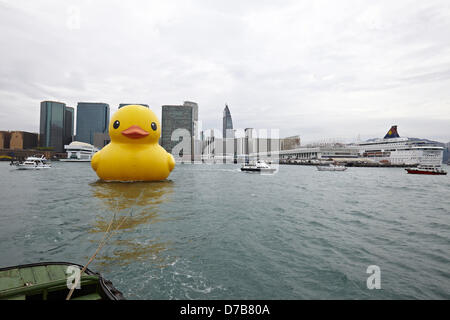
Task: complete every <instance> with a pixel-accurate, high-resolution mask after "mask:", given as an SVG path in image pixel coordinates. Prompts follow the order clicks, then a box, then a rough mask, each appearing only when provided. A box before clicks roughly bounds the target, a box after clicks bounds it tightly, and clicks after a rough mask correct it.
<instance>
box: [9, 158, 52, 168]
mask: <svg viewBox="0 0 450 320" xmlns="http://www.w3.org/2000/svg"><path fill="white" fill-rule="evenodd" d="M13 165H14V166H15V167H16V169H17V170H36V169H48V168H51V165H50V164H49V163H48V162H47V159H46V158H45V157H44V156H40V157H39V156H32V157H28V158H26V159H25V161H24V162H16V163H14V164H13Z"/></svg>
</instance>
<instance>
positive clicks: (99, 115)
mask: <svg viewBox="0 0 450 320" xmlns="http://www.w3.org/2000/svg"><path fill="white" fill-rule="evenodd" d="M108 125H109V105H108V104H107V103H97V102H79V103H78V105H77V138H76V140H77V141H81V142H86V143H89V144H91V145H93V144H94V135H95V134H96V133H107V132H108Z"/></svg>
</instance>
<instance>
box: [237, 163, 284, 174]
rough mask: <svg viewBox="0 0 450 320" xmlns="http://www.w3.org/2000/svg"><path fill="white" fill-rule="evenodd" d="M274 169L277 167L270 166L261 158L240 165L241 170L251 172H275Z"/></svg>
mask: <svg viewBox="0 0 450 320" xmlns="http://www.w3.org/2000/svg"><path fill="white" fill-rule="evenodd" d="M276 170H277V169H275V168H272V167H271V166H269V165H268V164H267V163H265V162H264V161H262V160H258V161H256V162H251V163H248V164H245V165H244V166H242V167H241V171H251V172H275V171H276Z"/></svg>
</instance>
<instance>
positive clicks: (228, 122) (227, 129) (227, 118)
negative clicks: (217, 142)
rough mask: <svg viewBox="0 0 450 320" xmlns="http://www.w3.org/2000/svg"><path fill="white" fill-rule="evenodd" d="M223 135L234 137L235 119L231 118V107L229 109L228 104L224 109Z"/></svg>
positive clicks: (224, 136)
mask: <svg viewBox="0 0 450 320" xmlns="http://www.w3.org/2000/svg"><path fill="white" fill-rule="evenodd" d="M222 137H223V138H224V139H225V138H234V134H233V120H232V119H231V113H230V109H228V105H225V109H223V132H222Z"/></svg>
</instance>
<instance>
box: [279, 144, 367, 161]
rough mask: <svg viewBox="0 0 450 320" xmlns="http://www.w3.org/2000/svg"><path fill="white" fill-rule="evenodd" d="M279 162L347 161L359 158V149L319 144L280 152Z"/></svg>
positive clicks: (342, 145)
mask: <svg viewBox="0 0 450 320" xmlns="http://www.w3.org/2000/svg"><path fill="white" fill-rule="evenodd" d="M279 157H280V161H291V162H294V163H295V162H299V163H301V162H307V161H312V160H319V161H320V160H339V159H340V160H344V159H345V160H347V159H357V158H358V157H359V148H358V147H356V146H349V145H344V144H340V143H330V144H321V145H317V146H309V147H300V148H295V149H291V150H280V152H279Z"/></svg>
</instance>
